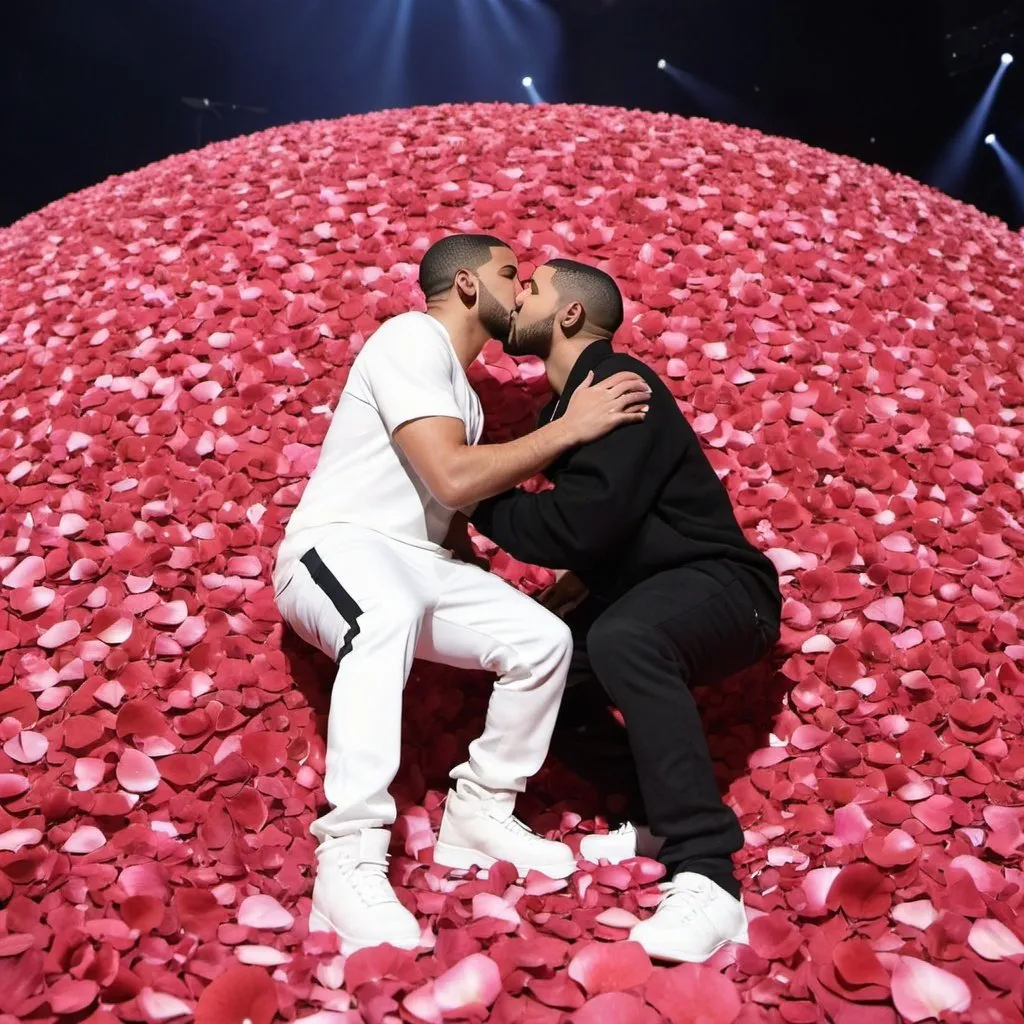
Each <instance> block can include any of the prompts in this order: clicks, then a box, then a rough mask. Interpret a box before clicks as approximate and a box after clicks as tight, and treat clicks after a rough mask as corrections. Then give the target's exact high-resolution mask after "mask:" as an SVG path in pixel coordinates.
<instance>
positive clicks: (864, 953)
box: [832, 939, 889, 987]
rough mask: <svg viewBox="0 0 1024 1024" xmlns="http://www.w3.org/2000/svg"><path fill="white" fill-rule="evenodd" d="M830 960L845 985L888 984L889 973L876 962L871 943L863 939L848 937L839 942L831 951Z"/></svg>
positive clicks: (876, 958)
mask: <svg viewBox="0 0 1024 1024" xmlns="http://www.w3.org/2000/svg"><path fill="white" fill-rule="evenodd" d="M832 962H833V963H834V964H835V967H836V971H837V972H838V973H839V976H840V977H841V978H842V979H843V981H844V982H846V984H847V985H850V986H854V987H858V986H861V985H883V986H886V987H887V986H888V984H889V975H888V974H887V973H886V972H885V968H884V967H882V965H881V964H880V963H879V962H878V957H877V956H875V952H874V950H873V949H872V948H871V943H870V942H867V941H866V940H864V939H848V940H847V941H846V942H840V943H839V944H838V945H837V946H836V948H835V949H834V950H833V951H832Z"/></svg>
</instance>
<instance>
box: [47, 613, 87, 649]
mask: <svg viewBox="0 0 1024 1024" xmlns="http://www.w3.org/2000/svg"><path fill="white" fill-rule="evenodd" d="M81 632H82V627H81V626H80V625H79V624H78V623H77V622H75V621H74V619H67V620H65V621H64V622H58V623H57V624H56V625H55V626H51V627H50V628H49V629H48V630H46V632H44V633H42V634H41V635H40V637H39V639H38V640H37V641H36V643H37V644H39V646H40V647H45V648H47V649H48V650H52V649H53V648H55V647H63V646H64V644H67V643H70V642H71V641H72V640H74V639H75V638H76V637H77V636H78V635H79V633H81Z"/></svg>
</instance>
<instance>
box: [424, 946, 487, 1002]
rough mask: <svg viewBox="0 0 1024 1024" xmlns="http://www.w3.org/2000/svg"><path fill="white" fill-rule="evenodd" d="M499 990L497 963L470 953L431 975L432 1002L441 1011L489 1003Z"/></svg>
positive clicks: (481, 955) (478, 954)
mask: <svg viewBox="0 0 1024 1024" xmlns="http://www.w3.org/2000/svg"><path fill="white" fill-rule="evenodd" d="M500 991H501V972H500V971H499V970H498V965H497V964H496V963H495V962H494V961H493V960H491V959H490V957H487V956H484V955H483V954H482V953H473V954H472V955H471V956H467V957H466V958H465V959H464V960H460V961H459V962H458V963H457V964H456V965H455V966H454V967H451V968H449V969H448V970H447V971H445V972H444V974H442V975H441V976H440V977H438V978H435V979H434V1002H435V1003H436V1004H437V1006H438V1008H439V1009H440V1010H441V1012H442V1013H448V1012H451V1011H453V1010H463V1009H465V1008H466V1007H470V1006H490V1005H491V1003H493V1002H494V1000H495V999H497V997H498V993H499V992H500Z"/></svg>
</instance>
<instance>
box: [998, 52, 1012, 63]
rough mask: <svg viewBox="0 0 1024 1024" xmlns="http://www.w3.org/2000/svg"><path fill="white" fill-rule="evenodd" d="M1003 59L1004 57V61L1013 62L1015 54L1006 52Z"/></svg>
mask: <svg viewBox="0 0 1024 1024" xmlns="http://www.w3.org/2000/svg"><path fill="white" fill-rule="evenodd" d="M1001 59H1002V62H1003V63H1004V64H1012V63H1013V54H1012V53H1004V54H1003V56H1002V58H1001Z"/></svg>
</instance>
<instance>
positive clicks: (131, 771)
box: [117, 748, 160, 793]
mask: <svg viewBox="0 0 1024 1024" xmlns="http://www.w3.org/2000/svg"><path fill="white" fill-rule="evenodd" d="M117 781H118V782H119V783H121V785H122V786H124V788H125V789H127V790H128V792H129V793H149V792H152V790H154V789H156V787H157V786H159V785H160V772H159V770H158V769H157V766H156V762H155V761H154V760H153V759H152V758H151V757H149V756H147V755H146V754H143V753H142V752H141V751H139V750H132V749H130V748H129V749H128V750H126V751H125V752H124V753H123V754H122V755H121V757H120V759H119V760H118V762H117Z"/></svg>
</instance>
